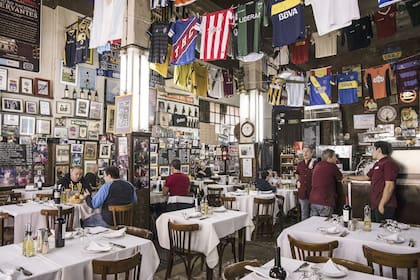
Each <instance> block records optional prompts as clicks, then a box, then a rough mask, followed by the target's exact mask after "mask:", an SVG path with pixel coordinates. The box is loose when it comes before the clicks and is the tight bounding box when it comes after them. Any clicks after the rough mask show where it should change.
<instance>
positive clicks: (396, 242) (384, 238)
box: [378, 234, 405, 244]
mask: <svg viewBox="0 0 420 280" xmlns="http://www.w3.org/2000/svg"><path fill="white" fill-rule="evenodd" d="M378 239H381V240H384V241H386V242H388V243H391V244H401V243H404V242H405V238H404V237H402V236H398V240H388V239H386V235H383V234H378Z"/></svg>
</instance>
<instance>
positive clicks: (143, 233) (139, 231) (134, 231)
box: [118, 225, 153, 240]
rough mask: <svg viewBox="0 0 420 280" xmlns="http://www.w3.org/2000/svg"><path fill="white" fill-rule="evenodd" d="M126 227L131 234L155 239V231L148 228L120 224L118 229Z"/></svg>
mask: <svg viewBox="0 0 420 280" xmlns="http://www.w3.org/2000/svg"><path fill="white" fill-rule="evenodd" d="M124 227H125V228H127V231H126V232H127V233H128V234H131V235H134V236H137V237H140V238H144V239H149V240H152V239H153V232H151V231H150V230H148V229H145V228H139V227H134V226H123V225H120V226H118V229H122V228H124Z"/></svg>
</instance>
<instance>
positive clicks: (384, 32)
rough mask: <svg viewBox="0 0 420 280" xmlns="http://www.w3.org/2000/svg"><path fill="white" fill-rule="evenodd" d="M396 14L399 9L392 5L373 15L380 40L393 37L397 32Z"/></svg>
mask: <svg viewBox="0 0 420 280" xmlns="http://www.w3.org/2000/svg"><path fill="white" fill-rule="evenodd" d="M419 2H420V1H419ZM396 14H397V7H396V6H395V5H390V6H388V7H386V8H383V9H380V10H379V11H377V12H376V13H375V14H374V15H373V20H374V22H375V25H376V32H377V35H378V39H383V38H386V37H389V36H392V35H394V34H395V32H397V21H396Z"/></svg>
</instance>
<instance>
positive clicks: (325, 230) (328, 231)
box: [317, 227, 340, 234]
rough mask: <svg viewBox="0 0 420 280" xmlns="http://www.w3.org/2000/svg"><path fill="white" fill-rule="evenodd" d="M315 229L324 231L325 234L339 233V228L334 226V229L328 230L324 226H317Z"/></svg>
mask: <svg viewBox="0 0 420 280" xmlns="http://www.w3.org/2000/svg"><path fill="white" fill-rule="evenodd" d="M317 230H319V231H320V232H322V233H325V234H338V233H340V230H339V229H338V228H336V229H335V231H331V230H328V228H326V227H319V228H317Z"/></svg>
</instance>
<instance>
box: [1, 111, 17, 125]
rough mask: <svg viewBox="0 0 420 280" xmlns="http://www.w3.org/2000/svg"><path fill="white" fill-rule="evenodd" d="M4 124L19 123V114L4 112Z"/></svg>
mask: <svg viewBox="0 0 420 280" xmlns="http://www.w3.org/2000/svg"><path fill="white" fill-rule="evenodd" d="M3 124H4V125H16V126H17V125H19V115H12V114H3Z"/></svg>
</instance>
